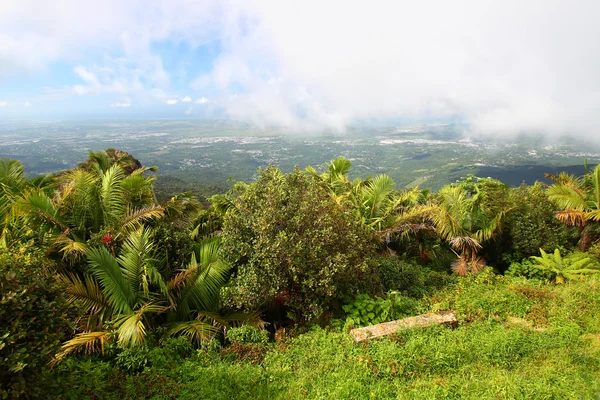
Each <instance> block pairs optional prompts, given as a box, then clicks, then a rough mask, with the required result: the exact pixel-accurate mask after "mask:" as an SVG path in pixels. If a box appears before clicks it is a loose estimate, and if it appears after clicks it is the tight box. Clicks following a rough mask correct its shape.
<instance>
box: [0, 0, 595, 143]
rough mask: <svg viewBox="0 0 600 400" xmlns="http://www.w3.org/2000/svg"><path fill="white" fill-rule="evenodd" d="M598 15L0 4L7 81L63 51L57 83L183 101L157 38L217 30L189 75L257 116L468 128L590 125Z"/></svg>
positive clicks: (204, 4) (516, 1)
mask: <svg viewBox="0 0 600 400" xmlns="http://www.w3.org/2000/svg"><path fill="white" fill-rule="evenodd" d="M54 3H56V4H54ZM291 5H293V6H291ZM598 19H600V2H598V1H597V0H579V1H576V2H573V1H567V0H544V1H542V0H530V1H521V0H505V1H501V2H500V1H497V2H492V1H489V2H488V1H479V2H477V1H470V0H456V1H454V2H448V1H444V0H437V1H436V0H429V1H423V2H415V1H411V0H398V1H391V0H372V1H369V2H347V1H342V0H330V1H327V2H323V1H320V0H305V1H303V2H301V3H297V2H294V3H292V2H291V1H289V0H288V1H286V0H283V1H281V0H279V1H278V0H248V1H246V2H239V1H237V0H223V1H210V0H207V1H196V2H194V1H189V0H157V1H156V2H152V3H151V5H148V4H146V2H143V1H142V0H131V1H121V0H106V1H105V2H104V3H103V6H102V7H99V6H97V2H95V1H93V0H63V1H61V2H39V1H35V0H3V1H2V2H0V78H1V77H2V76H7V75H10V74H13V73H18V71H20V70H25V71H30V70H39V69H43V68H44V67H46V66H48V65H50V64H51V63H53V62H55V61H58V60H67V61H68V62H70V63H74V64H79V67H77V68H76V69H75V70H74V72H75V73H76V74H77V76H78V77H79V79H80V80H81V83H80V84H78V85H72V86H68V87H64V88H62V89H58V90H56V89H53V90H51V91H50V92H51V93H60V94H63V95H92V94H100V93H119V94H122V95H127V96H140V98H141V97H142V95H143V96H146V95H150V96H153V97H154V98H156V99H159V100H160V101H161V102H164V101H166V102H167V104H176V102H177V100H173V99H172V98H171V97H169V96H173V92H174V91H173V90H172V88H171V76H170V72H168V69H166V67H165V65H167V63H163V60H162V58H161V56H160V54H158V53H156V51H155V50H154V47H153V46H152V45H153V43H156V42H172V43H186V44H189V45H190V46H191V47H192V48H196V47H197V46H200V45H202V44H204V43H207V42H209V41H218V43H219V44H220V46H219V48H220V49H221V53H220V54H219V55H218V56H217V58H216V59H215V60H210V61H211V65H212V66H213V67H212V69H211V70H210V71H209V72H208V73H206V74H203V75H201V76H198V77H195V79H194V80H193V82H191V84H190V87H191V88H193V89H194V90H197V92H196V93H203V94H205V95H207V94H208V95H210V97H211V101H210V103H211V104H215V105H216V106H218V107H220V108H223V109H224V110H225V112H226V113H228V115H229V116H231V117H233V118H240V119H245V120H248V121H251V122H255V123H256V124H264V125H268V124H282V125H286V126H290V127H293V128H301V129H320V128H322V127H327V128H331V129H336V130H343V129H344V128H345V126H346V125H347V124H350V123H352V122H353V121H355V120H357V119H365V120H372V119H386V118H394V117H404V118H422V119H433V118H445V117H449V116H459V117H461V118H463V119H464V120H465V121H467V122H468V123H469V124H470V125H471V126H472V128H473V129H474V130H475V131H477V132H479V131H481V132H494V133H498V134H502V133H506V134H509V133H514V132H519V131H546V132H556V133H561V132H564V131H571V132H576V133H581V134H583V135H586V134H587V135H589V137H592V136H593V135H595V134H596V132H597V131H598V130H599V129H600V113H598V112H597V110H599V109H600V96H598V93H600V76H599V75H598V70H599V67H600V48H599V47H598V46H597V43H596V38H597V37H599V36H600V24H598V23H597V21H598ZM332 21H334V23H333V24H332ZM307 26H309V27H310V29H307V28H306V27H307ZM191 94H192V93H191ZM236 94H237V96H234V95H236ZM196 95H198V94H196ZM136 101H137V98H136ZM172 101H174V102H175V103H173V102H172ZM207 102H208V99H206V98H204V97H202V98H200V99H199V100H197V101H196V103H199V104H204V103H207Z"/></svg>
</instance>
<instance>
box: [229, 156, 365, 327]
mask: <svg viewBox="0 0 600 400" xmlns="http://www.w3.org/2000/svg"><path fill="white" fill-rule="evenodd" d="M222 238H223V250H222V254H223V257H224V258H225V259H226V260H228V261H229V262H230V263H231V264H232V266H233V268H234V269H235V271H236V272H235V277H234V279H233V280H232V284H231V288H230V293H229V304H230V305H231V306H233V307H236V308H245V309H248V308H250V309H257V308H261V307H263V306H265V305H266V304H268V303H270V302H272V301H274V300H275V299H279V301H280V302H281V303H283V305H284V306H285V307H286V308H287V310H288V312H289V315H290V317H291V318H292V319H294V320H296V321H301V320H309V319H312V318H317V317H320V316H322V315H323V313H324V312H325V311H326V310H327V309H329V308H331V307H332V306H334V305H335V303H336V302H337V303H338V304H339V303H340V302H343V301H344V299H348V298H349V297H350V298H351V296H352V294H353V293H356V288H357V286H358V285H360V284H364V283H365V282H366V284H369V282H368V281H367V280H363V281H362V282H361V278H362V277H365V276H367V274H368V273H369V272H370V271H369V264H368V258H369V257H370V256H371V255H372V251H373V242H374V240H373V233H372V231H370V230H369V229H368V228H367V227H365V226H363V225H362V224H361V223H360V222H359V221H357V220H356V219H355V218H354V216H353V214H352V211H351V210H349V209H347V208H346V207H344V206H343V205H340V204H338V203H337V202H336V201H335V199H334V198H333V197H332V196H331V195H330V192H329V190H328V189H327V187H326V185H325V183H324V182H323V181H322V180H321V179H319V178H318V177H315V176H313V175H310V174H306V173H304V172H302V171H300V170H299V169H296V170H295V171H294V172H292V173H290V174H283V173H282V172H281V171H280V170H279V169H277V168H275V167H268V168H265V169H263V170H260V171H259V179H258V180H257V181H256V182H254V183H252V184H251V185H248V186H247V187H246V188H244V190H243V191H242V193H241V194H240V195H239V197H237V198H236V199H235V210H233V211H229V212H228V213H227V214H226V215H225V220H224V224H223V236H222Z"/></svg>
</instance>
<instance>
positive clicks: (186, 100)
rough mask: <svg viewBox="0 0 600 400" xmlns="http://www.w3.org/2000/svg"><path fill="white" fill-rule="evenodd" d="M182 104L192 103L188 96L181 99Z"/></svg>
mask: <svg viewBox="0 0 600 400" xmlns="http://www.w3.org/2000/svg"><path fill="white" fill-rule="evenodd" d="M181 102H182V103H191V102H192V98H191V97H190V96H185V97H184V98H183V99H181Z"/></svg>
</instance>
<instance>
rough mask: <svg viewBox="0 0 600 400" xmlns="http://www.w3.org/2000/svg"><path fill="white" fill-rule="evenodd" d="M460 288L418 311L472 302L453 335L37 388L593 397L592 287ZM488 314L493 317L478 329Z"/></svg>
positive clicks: (86, 393) (290, 348)
mask: <svg viewBox="0 0 600 400" xmlns="http://www.w3.org/2000/svg"><path fill="white" fill-rule="evenodd" d="M459 282H460V283H459V284H458V285H457V286H450V287H448V288H447V290H445V291H443V292H442V293H438V294H437V295H435V296H432V297H431V298H430V299H427V300H424V301H423V303H422V306H425V307H431V309H432V310H433V309H436V307H438V306H440V305H441V303H445V304H446V305H450V304H452V305H458V306H459V307H458V308H459V309H463V310H464V309H465V308H466V307H467V305H468V304H469V303H475V304H476V306H475V307H476V308H477V309H479V308H482V309H485V310H482V311H481V312H476V309H475V307H471V310H472V311H471V312H472V314H471V316H472V317H473V318H470V321H471V322H470V323H466V321H467V319H466V318H465V316H466V313H465V312H462V313H461V314H462V317H461V323H460V324H459V326H458V327H457V328H454V329H450V328H446V327H431V328H426V329H414V330H408V331H403V332H398V333H397V334H396V335H394V336H392V337H389V338H384V339H380V340H373V341H369V342H367V343H364V344H361V345H356V344H355V343H354V342H353V340H352V339H351V338H350V336H349V335H348V334H347V333H346V332H337V331H334V332H331V331H328V330H324V329H320V328H313V329H311V330H310V331H309V332H307V333H304V334H302V335H300V336H298V337H295V338H292V339H288V340H287V341H286V342H284V343H282V344H281V345H277V346H273V347H271V348H270V349H269V350H268V352H267V353H266V354H263V356H261V358H260V360H257V359H253V358H246V359H240V358H239V357H238V358H235V362H232V354H231V353H226V354H223V356H222V357H213V356H211V355H208V354H206V353H204V352H199V353H198V354H197V356H196V357H188V358H185V357H186V356H183V358H180V357H177V356H176V357H173V360H172V361H168V362H166V363H164V364H162V365H158V364H153V365H152V367H151V368H145V369H144V370H143V371H142V372H139V373H135V374H126V373H124V372H123V371H122V370H121V369H120V368H112V367H111V366H110V364H109V363H106V362H102V361H99V360H95V361H93V362H88V361H87V360H86V359H76V358H73V359H69V360H67V361H66V362H65V363H63V364H61V365H59V366H58V367H57V368H56V369H55V370H54V371H53V372H52V374H53V375H49V376H48V377H47V378H46V379H45V380H44V382H45V384H46V385H47V386H46V388H47V389H46V391H45V393H46V395H47V396H49V397H52V398H58V397H60V398H68V399H71V398H72V399H76V398H86V397H93V396H97V397H102V398H108V399H113V398H114V399H120V398H124V397H125V398H165V399H168V398H183V399H187V398H189V399H192V398H211V399H229V398H240V399H257V398H269V399H284V398H285V399H300V398H344V399H345V398H361V399H362V398H399V399H432V398H460V399H487V398H496V397H498V394H499V393H501V396H503V397H504V398H511V399H512V398H527V399H548V398H561V399H562V398H594V397H595V396H596V394H597V393H598V392H599V391H600V382H599V381H598V379H597V376H598V375H599V374H600V340H598V338H597V332H600V320H599V319H598V318H597V316H598V315H599V314H600V293H599V292H598V291H599V290H600V286H599V285H598V283H599V282H598V281H597V280H594V279H593V278H592V279H590V280H589V281H574V282H572V283H571V284H569V285H561V286H550V285H547V284H544V283H542V282H541V281H530V280H525V279H522V278H520V279H508V278H503V277H500V276H494V275H493V274H491V273H490V272H489V271H484V272H483V273H482V274H479V275H478V276H476V277H469V278H459ZM486 297H490V298H489V299H486V300H484V301H483V302H482V298H486ZM451 308H452V307H451ZM445 309H447V308H445ZM499 310H505V311H504V312H503V313H501V314H499V313H498V311H499ZM490 314H491V315H497V316H496V317H493V318H490V319H487V318H486V316H487V315H490ZM246 354H248V353H246ZM67 381H68V382H69V385H65V384H64V382H67ZM56 382H62V384H56ZM152 396H154V397H152Z"/></svg>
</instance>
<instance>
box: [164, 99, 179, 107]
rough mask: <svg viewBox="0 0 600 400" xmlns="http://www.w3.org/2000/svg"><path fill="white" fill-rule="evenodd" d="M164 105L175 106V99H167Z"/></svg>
mask: <svg viewBox="0 0 600 400" xmlns="http://www.w3.org/2000/svg"><path fill="white" fill-rule="evenodd" d="M166 103H167V104H168V105H170V106H172V105H173V104H177V99H169V100H167V101H166Z"/></svg>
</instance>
